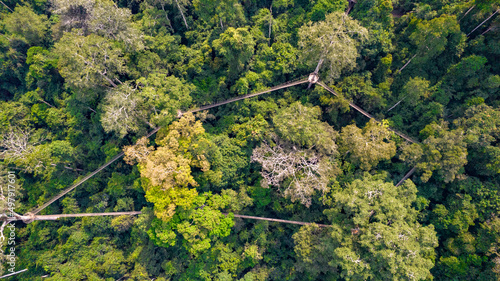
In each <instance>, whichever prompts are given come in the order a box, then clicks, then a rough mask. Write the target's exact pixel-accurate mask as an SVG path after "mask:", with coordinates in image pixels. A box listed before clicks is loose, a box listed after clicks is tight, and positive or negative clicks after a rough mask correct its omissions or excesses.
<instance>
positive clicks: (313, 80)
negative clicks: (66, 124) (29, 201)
mask: <svg viewBox="0 0 500 281" xmlns="http://www.w3.org/2000/svg"><path fill="white" fill-rule="evenodd" d="M317 71H318V67H317V68H316V70H315V71H314V72H313V73H311V74H309V76H307V77H301V78H298V79H296V80H292V81H288V82H285V83H283V84H280V85H278V86H274V87H271V88H269V89H266V90H262V91H259V92H257V93H252V94H247V95H243V96H239V97H234V98H231V99H227V100H224V101H221V102H216V103H212V104H209V105H205V106H201V107H197V108H194V109H191V110H188V111H185V112H182V111H179V113H178V116H177V117H178V118H180V117H182V115H183V114H186V113H195V112H199V111H204V110H208V109H211V108H215V107H218V106H222V105H225V104H229V103H233V102H236V101H240V100H244V99H248V98H252V97H257V96H260V95H263V94H266V93H271V92H274V91H278V90H281V89H286V88H289V87H292V86H297V85H301V84H305V83H309V87H310V86H311V85H312V84H318V85H320V86H321V87H323V88H324V89H325V90H327V91H328V92H330V93H332V94H333V95H335V96H337V97H339V98H342V99H345V98H344V97H343V96H341V95H339V94H338V93H337V92H335V91H334V90H333V89H332V88H330V87H329V86H327V85H326V84H325V83H323V82H321V81H320V79H319V75H318V72H317ZM309 87H308V88H309ZM345 100H346V101H347V102H348V103H349V106H351V107H352V108H354V109H355V110H356V111H358V112H359V113H361V114H362V115H364V116H366V117H368V118H370V119H374V120H377V119H376V118H374V117H373V115H371V114H369V113H368V112H366V111H365V110H363V109H362V108H361V107H359V106H357V105H356V104H354V103H353V102H351V101H349V100H347V99H345ZM377 121H378V120H377ZM378 122H380V121H378ZM160 129H161V127H157V128H155V129H154V130H152V131H151V132H150V133H148V134H147V135H146V137H148V138H149V137H150V136H152V135H154V134H155V133H156V132H158V130H160ZM389 129H390V130H391V131H393V132H394V133H395V134H396V135H398V136H400V137H402V138H403V139H405V140H406V141H408V142H410V143H416V142H417V141H415V140H414V139H412V138H410V137H409V136H407V135H405V134H403V133H401V132H399V131H397V130H395V129H392V128H389ZM124 155H125V153H124V152H121V153H119V154H118V155H116V156H115V157H113V158H112V159H111V160H109V161H108V162H107V163H105V164H103V165H102V166H100V167H99V168H97V169H96V170H95V171H93V172H91V173H90V174H88V175H87V176H85V177H83V178H82V179H81V180H80V181H78V182H77V183H75V184H73V185H71V186H70V187H68V188H66V189H65V190H63V191H62V192H60V193H59V194H58V195H56V196H54V197H53V198H51V199H50V200H48V201H47V202H46V203H44V204H43V205H41V206H39V207H37V208H36V209H34V210H32V211H31V212H28V213H27V214H26V215H25V217H32V218H35V219H26V220H25V221H27V222H31V221H34V220H52V219H50V218H49V217H45V216H37V214H38V213H40V212H41V211H42V210H44V209H45V208H47V207H48V206H50V205H51V204H52V203H54V202H55V201H57V200H59V199H60V198H61V197H63V196H64V195H66V194H68V193H69V192H71V191H72V190H74V189H75V188H77V187H78V186H80V185H82V184H83V183H84V182H86V181H87V180H89V179H90V178H91V177H93V176H94V175H96V174H97V173H99V172H100V171H102V170H103V169H105V168H106V167H108V166H109V165H111V164H112V163H114V162H115V161H117V160H118V159H120V158H121V157H123V156H124ZM414 171H415V168H413V169H412V170H410V172H409V173H407V175H405V178H403V180H402V181H400V182H399V183H398V184H397V186H399V185H400V184H401V183H402V182H403V181H404V180H406V179H407V178H408V177H409V176H411V174H412V173H413V172H414ZM102 214H103V213H101V214H95V215H96V216H97V215H102ZM106 214H110V215H111V213H106ZM86 216H90V215H86ZM37 218H38V219H37Z"/></svg>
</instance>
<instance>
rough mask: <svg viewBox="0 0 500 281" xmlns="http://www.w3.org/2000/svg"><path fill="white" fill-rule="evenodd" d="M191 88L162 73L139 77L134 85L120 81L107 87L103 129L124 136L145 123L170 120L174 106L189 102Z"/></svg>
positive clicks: (165, 122)
mask: <svg viewBox="0 0 500 281" xmlns="http://www.w3.org/2000/svg"><path fill="white" fill-rule="evenodd" d="M194 88H195V87H194V86H193V85H192V84H190V83H185V82H183V81H181V80H180V79H179V78H177V77H174V76H167V75H165V74H161V73H152V74H150V75H149V76H148V78H147V79H146V78H140V79H138V80H137V81H136V86H133V85H132V83H131V82H125V83H123V84H120V85H118V86H117V87H115V88H112V89H111V90H109V91H108V93H107V95H106V98H105V100H104V102H103V103H102V110H103V111H104V114H103V115H102V117H101V123H102V126H103V128H104V130H105V131H106V132H110V131H115V132H117V133H119V135H120V137H124V136H125V135H126V134H127V133H129V132H137V131H138V130H139V129H140V128H141V127H142V126H144V125H145V124H148V125H151V126H165V125H167V124H170V123H171V122H172V121H173V120H174V119H175V118H176V115H177V110H179V109H184V108H187V107H188V106H189V104H190V103H191V96H190V93H191V92H192V91H193V90H194Z"/></svg>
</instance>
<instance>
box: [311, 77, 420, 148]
mask: <svg viewBox="0 0 500 281" xmlns="http://www.w3.org/2000/svg"><path fill="white" fill-rule="evenodd" d="M317 83H318V84H319V85H320V86H321V87H323V88H325V90H327V91H328V92H330V93H332V94H334V95H335V96H337V97H339V98H342V99H344V100H346V101H347V102H348V103H349V106H351V107H352V108H354V109H356V110H357V111H358V112H359V113H361V114H363V115H364V116H366V117H368V118H370V119H372V118H373V119H375V120H376V121H378V120H377V119H376V118H375V117H373V116H372V115H371V114H370V113H368V112H366V111H364V110H363V109H362V108H361V107H359V106H357V105H355V104H354V103H352V102H350V101H349V100H347V99H346V98H344V97H343V96H341V95H339V94H338V93H337V92H335V90H333V89H332V88H330V87H328V86H327V85H325V84H324V83H323V82H321V81H318V82H317ZM378 122H380V121H378ZM388 129H389V130H391V131H393V132H394V133H395V134H396V135H398V136H400V137H402V138H403V139H405V140H407V141H409V142H411V143H418V141H416V140H414V139H412V138H410V137H409V136H407V135H405V134H403V133H401V132H399V131H397V130H395V129H392V128H388Z"/></svg>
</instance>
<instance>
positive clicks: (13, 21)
mask: <svg viewBox="0 0 500 281" xmlns="http://www.w3.org/2000/svg"><path fill="white" fill-rule="evenodd" d="M3 24H4V25H5V29H6V30H7V31H8V32H9V33H10V34H13V35H17V36H19V37H21V38H22V39H24V40H25V41H26V43H28V44H29V45H31V46H33V45H40V44H42V42H43V41H44V40H46V38H47V32H48V28H49V22H48V19H47V16H45V15H37V14H36V13H35V12H33V10H31V9H30V8H29V7H26V6H17V7H16V8H15V10H14V12H13V13H10V14H8V15H7V16H6V17H5V18H4V19H3Z"/></svg>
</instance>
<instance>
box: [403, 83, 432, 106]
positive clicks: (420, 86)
mask: <svg viewBox="0 0 500 281" xmlns="http://www.w3.org/2000/svg"><path fill="white" fill-rule="evenodd" d="M429 83H430V82H429V81H427V80H425V79H423V78H420V77H415V78H411V79H410V80H408V82H406V84H405V86H404V87H403V91H402V93H401V95H400V98H402V99H404V102H405V104H408V105H409V106H411V107H414V106H416V105H417V104H418V103H420V101H421V100H422V99H427V98H428V97H429V96H430V90H429Z"/></svg>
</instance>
